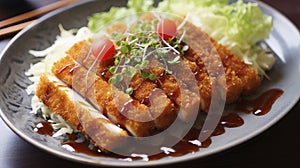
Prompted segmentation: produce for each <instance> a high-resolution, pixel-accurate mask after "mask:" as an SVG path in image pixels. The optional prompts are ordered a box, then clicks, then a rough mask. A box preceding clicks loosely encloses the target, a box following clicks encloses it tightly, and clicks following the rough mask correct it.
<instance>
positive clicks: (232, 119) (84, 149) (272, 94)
mask: <svg viewBox="0 0 300 168" xmlns="http://www.w3.org/2000/svg"><path fill="white" fill-rule="evenodd" d="M282 94H283V91H282V90H280V89H271V90H267V91H265V92H264V93H262V94H261V95H260V96H258V97H256V98H254V99H246V98H242V99H241V100H240V101H238V102H237V104H236V106H235V108H234V110H233V111H232V112H231V113H229V114H228V115H224V116H222V118H221V119H220V121H219V124H218V126H217V127H216V128H215V130H214V132H213V134H212V135H211V137H212V136H218V135H221V134H224V133H225V128H234V127H239V126H242V125H243V124H244V120H243V119H242V118H241V117H240V116H239V115H238V114H237V113H238V112H245V113H247V114H250V113H253V114H254V115H257V116H260V115H265V114H267V113H268V112H269V111H270V110H271V108H272V105H273V104H274V102H275V101H276V100H277V99H278V98H279V97H280V96H281V95H282ZM34 131H35V132H37V133H39V134H46V135H49V136H51V135H52V134H53V128H52V126H51V124H49V123H48V122H39V123H37V124H36V127H35V128H34ZM200 132H201V129H200V128H195V127H193V128H192V129H191V130H190V131H189V132H188V133H187V135H186V136H185V137H184V138H183V139H182V140H181V141H179V142H178V143H177V144H176V145H174V146H173V147H161V149H165V150H162V152H161V153H159V154H156V155H153V156H147V157H148V158H147V160H158V159H161V158H164V157H167V156H175V157H176V156H182V155H185V154H187V153H193V152H197V151H199V150H201V148H207V147H209V146H210V144H211V143H212V140H211V137H209V138H208V139H206V140H205V141H204V142H200V141H199V140H198V136H199V134H200ZM75 137H76V136H74V135H70V138H69V140H68V141H67V142H64V143H63V144H62V147H63V148H65V149H67V150H70V151H73V152H78V153H84V154H87V155H91V156H99V157H111V158H116V159H119V160H124V161H133V160H138V159H144V158H139V157H137V156H132V157H125V156H121V155H117V154H113V153H106V152H103V151H101V150H100V149H98V148H96V147H92V148H91V147H90V142H88V141H84V142H76V138H75Z"/></svg>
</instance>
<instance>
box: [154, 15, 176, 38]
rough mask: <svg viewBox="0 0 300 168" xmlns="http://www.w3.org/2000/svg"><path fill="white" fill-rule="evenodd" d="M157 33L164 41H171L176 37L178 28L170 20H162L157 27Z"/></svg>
mask: <svg viewBox="0 0 300 168" xmlns="http://www.w3.org/2000/svg"><path fill="white" fill-rule="evenodd" d="M156 31H157V33H158V34H159V36H160V37H161V38H163V39H164V40H169V39H170V38H172V37H174V36H176V33H177V26H176V24H175V23H174V22H173V21H172V20H170V19H161V20H160V21H159V22H158V24H157V26H156Z"/></svg>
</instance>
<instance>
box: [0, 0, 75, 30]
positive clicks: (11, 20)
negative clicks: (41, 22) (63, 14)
mask: <svg viewBox="0 0 300 168" xmlns="http://www.w3.org/2000/svg"><path fill="white" fill-rule="evenodd" d="M77 1H78V0H61V1H58V2H55V3H53V4H50V5H47V6H44V7H41V8H38V9H35V10H32V11H29V12H26V13H23V14H21V15H18V16H15V17H12V18H9V19H6V20H3V21H0V28H2V27H6V26H9V25H12V24H15V23H18V22H21V21H24V20H28V19H31V18H33V17H37V16H40V15H42V14H45V13H48V12H50V11H52V10H55V9H58V8H60V7H63V6H66V5H68V4H70V3H74V2H77Z"/></svg>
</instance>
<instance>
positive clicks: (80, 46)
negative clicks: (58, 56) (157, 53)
mask: <svg viewBox="0 0 300 168" xmlns="http://www.w3.org/2000/svg"><path fill="white" fill-rule="evenodd" d="M90 46H91V41H89V40H86V41H81V42H79V43H76V44H75V45H74V46H73V47H71V48H70V49H69V50H68V51H67V54H68V55H70V56H72V57H73V58H74V59H75V60H77V61H78V62H80V63H81V64H82V65H84V66H85V67H91V66H92V65H95V63H94V61H95V57H94V56H92V55H91V53H90V51H89V50H90ZM151 62H152V63H150V64H152V65H154V66H151V67H149V72H151V73H154V74H155V75H156V76H158V77H159V79H158V80H156V81H150V80H148V79H144V78H143V77H142V76H141V74H140V73H136V74H135V75H134V76H133V78H132V79H131V80H130V87H132V88H133V90H134V91H133V93H132V97H133V98H134V99H137V100H138V101H140V102H141V103H145V104H146V105H148V106H149V107H150V111H151V113H152V114H153V115H155V114H159V113H161V116H160V117H159V118H157V120H155V123H156V127H157V129H158V130H162V129H165V128H166V127H167V126H169V125H170V124H171V123H172V122H173V121H174V120H175V118H176V117H177V111H176V110H175V105H176V106H177V107H178V108H180V115H179V117H180V119H181V120H182V121H185V122H188V121H191V120H192V119H193V117H194V116H195V114H194V113H195V112H194V111H195V110H194V109H198V108H199V102H200V97H199V96H197V95H196V94H195V93H193V92H191V91H189V90H188V89H184V90H183V91H181V92H180V91H179V89H180V88H179V83H177V81H176V80H175V79H174V77H172V75H166V73H165V70H164V69H162V68H159V67H158V66H157V65H156V64H159V63H158V62H157V61H155V60H151ZM160 67H162V66H160ZM92 71H94V72H96V73H97V74H98V76H102V78H104V79H106V80H108V79H107V77H111V74H109V73H110V72H109V71H108V66H107V65H106V64H105V63H102V62H99V63H97V64H96V66H94V67H92ZM162 74H164V75H162ZM184 75H186V74H184ZM156 88H160V89H162V90H163V91H164V93H163V92H161V93H160V94H159V95H157V94H156V95H157V96H160V97H155V98H156V99H159V100H160V102H158V101H157V104H155V102H156V101H152V103H150V102H149V100H148V99H149V97H151V96H150V95H151V92H152V91H153V90H155V89H156ZM166 95H167V97H166ZM162 105H164V106H165V108H164V109H165V110H163V111H162V112H160V111H159V110H158V108H155V107H156V106H159V107H162ZM178 108H177V109H178ZM160 109H162V108H160ZM192 111H193V112H192ZM164 116H168V118H167V119H165V120H163V118H164Z"/></svg>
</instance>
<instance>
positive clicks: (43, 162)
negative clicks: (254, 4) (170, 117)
mask: <svg viewBox="0 0 300 168" xmlns="http://www.w3.org/2000/svg"><path fill="white" fill-rule="evenodd" d="M14 1H17V2H15V3H12V4H7V3H6V4H4V3H3V2H0V20H3V19H5V18H8V17H11V16H14V15H16V14H20V13H22V12H25V11H28V10H32V9H35V8H38V7H41V6H44V5H47V4H49V3H51V2H55V1H57V0H42V1H41V0H26V1H22V0H14ZM263 1H264V2H266V3H268V4H269V5H270V6H273V7H274V8H276V9H277V10H279V11H280V12H282V13H283V14H284V15H286V16H287V17H288V18H289V19H290V20H291V21H292V22H293V23H294V24H295V25H296V26H297V27H298V28H300V1H299V0H285V1H282V0H263ZM6 2H7V1H6ZM12 37H13V35H11V36H8V37H5V38H2V39H0V51H1V50H2V49H3V48H4V47H5V45H6V44H7V43H8V42H9V40H10V39H11V38H12ZM299 80H300V78H299ZM299 119H300V102H298V103H297V104H296V105H295V106H294V108H293V109H292V110H291V111H290V112H289V113H288V114H287V115H286V116H285V117H284V118H283V119H281V120H280V121H279V122H278V123H277V124H276V125H274V126H272V127H271V128H270V129H268V130H267V131H265V132H263V133H262V134H260V135H259V136H257V137H255V138H253V139H251V140H249V141H247V142H245V143H242V144H240V145H238V146H236V147H234V148H231V149H229V150H227V151H224V152H221V153H218V154H215V155H213V156H209V157H207V158H202V159H198V160H192V161H189V162H183V163H179V164H176V165H168V166H166V167H203V168H211V167H214V168H215V167H222V168H225V167H226V168H227V167H228V168H241V167H251V168H252V167H259V168H260V167H272V168H274V167H295V166H294V165H299V160H300V134H296V133H295V131H298V130H296V128H300V125H299ZM0 137H1V140H0V167H1V168H40V167H43V168H53V167H64V168H71V167H72V168H85V167H91V166H88V165H82V164H79V163H75V162H71V161H67V160H64V159H61V158H57V157H56V156H53V155H51V154H48V153H46V152H44V151H41V150H39V149H38V148H36V147H35V146H33V145H31V144H29V143H27V142H25V141H24V140H23V139H21V138H20V137H19V136H17V135H16V134H15V133H14V132H13V131H11V130H10V129H9V128H8V127H7V126H6V125H5V123H4V122H3V121H2V120H1V121H0ZM296 167H297V166H296Z"/></svg>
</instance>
